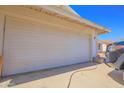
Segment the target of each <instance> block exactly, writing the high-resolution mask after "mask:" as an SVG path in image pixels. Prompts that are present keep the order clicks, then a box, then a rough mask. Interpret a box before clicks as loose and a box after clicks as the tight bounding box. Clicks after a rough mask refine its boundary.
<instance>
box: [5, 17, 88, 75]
mask: <svg viewBox="0 0 124 93" xmlns="http://www.w3.org/2000/svg"><path fill="white" fill-rule="evenodd" d="M89 44H90V36H89V35H86V34H79V33H77V32H74V31H70V30H68V29H65V28H62V27H56V26H52V25H48V24H43V23H37V22H34V21H29V20H25V19H21V18H15V17H9V16H7V18H6V27H5V40H4V60H5V63H4V70H3V75H4V76H7V75H12V74H17V73H23V72H29V71H35V70H40V69H46V68H51V67H57V66H63V65H69V64H74V63H79V62H86V61H89V58H90V46H89Z"/></svg>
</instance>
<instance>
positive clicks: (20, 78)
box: [0, 62, 98, 87]
mask: <svg viewBox="0 0 124 93" xmlns="http://www.w3.org/2000/svg"><path fill="white" fill-rule="evenodd" d="M97 64H98V63H92V62H86V63H78V64H73V65H68V66H62V67H57V68H51V69H46V70H39V71H33V72H28V73H23V74H17V75H12V76H8V77H4V78H2V80H1V81H0V83H2V82H5V81H7V80H11V81H10V82H9V84H8V87H11V86H15V85H18V84H22V83H26V82H30V81H34V80H38V79H42V78H46V77H51V76H55V75H58V74H62V73H67V72H70V71H74V70H78V69H81V68H85V67H90V66H93V65H97Z"/></svg>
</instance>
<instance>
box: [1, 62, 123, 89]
mask: <svg viewBox="0 0 124 93" xmlns="http://www.w3.org/2000/svg"><path fill="white" fill-rule="evenodd" d="M96 67H97V68H96ZM84 69H85V70H86V69H87V70H89V69H93V70H90V71H87V70H86V71H80V72H77V73H75V74H73V76H72V79H71V83H70V88H71V87H73V88H81V87H82V88H83V87H93V88H97V87H100V88H109V87H110V88H111V87H112V88H113V87H115V88H116V87H119V88H120V87H124V81H123V79H122V75H123V74H122V72H119V71H115V70H113V69H112V68H109V67H107V66H106V65H105V64H96V63H81V64H76V65H71V66H66V67H59V68H55V69H48V70H44V71H43V70H41V71H35V72H30V73H25V74H20V75H16V76H10V77H6V78H4V79H2V80H1V81H0V87H19V88H20V87H21V88H25V87H27V88H31V87H33V88H66V87H67V86H68V83H69V79H70V76H71V74H72V73H73V72H75V71H79V70H84Z"/></svg>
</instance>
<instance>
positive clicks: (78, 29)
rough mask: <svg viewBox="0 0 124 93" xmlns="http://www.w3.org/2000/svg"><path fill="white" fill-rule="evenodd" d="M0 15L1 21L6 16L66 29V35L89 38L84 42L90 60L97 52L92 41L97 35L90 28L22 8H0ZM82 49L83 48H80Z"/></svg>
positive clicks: (94, 42)
mask: <svg viewBox="0 0 124 93" xmlns="http://www.w3.org/2000/svg"><path fill="white" fill-rule="evenodd" d="M0 14H2V15H4V16H2V17H0V18H1V19H3V18H4V17H8V16H9V17H15V18H22V19H26V20H30V21H32V22H34V23H35V22H39V23H40V24H42V23H43V24H45V25H51V26H55V27H58V28H63V29H66V31H68V33H77V34H78V35H79V36H84V35H86V36H89V40H86V42H85V43H90V47H89V51H90V53H89V54H88V55H89V56H90V58H89V59H92V58H93V57H94V56H96V52H97V50H96V39H94V37H97V34H96V32H95V31H92V29H91V28H86V27H85V26H84V27H82V26H80V25H78V24H73V23H70V22H67V21H64V20H60V19H57V18H55V17H54V16H53V17H52V16H48V15H46V14H41V13H39V12H35V11H32V10H30V9H27V8H24V7H1V6H0ZM1 22H2V24H4V21H1ZM25 26H26V25H25ZM15 27H16V26H15ZM0 29H3V26H2V25H1V26H0ZM1 31H3V30H1ZM61 31H62V30H61ZM2 33H3V32H1V36H0V38H1V54H2V49H3V47H2V46H3V45H2V44H3V42H2V41H3V40H2V38H3V35H2ZM63 33H64V32H63ZM66 33H67V32H66ZM84 37H85V36H84ZM82 38H83V37H82ZM82 40H84V39H82ZM58 42H59V41H58ZM83 43H84V42H83ZM85 43H84V44H85ZM7 44H8V43H6V45H7ZM77 48H78V47H77ZM80 48H81V47H80ZM82 48H83V46H82ZM77 50H78V49H77ZM79 50H80V49H79ZM63 51H64V50H63ZM89 51H86V52H89ZM91 51H92V52H91Z"/></svg>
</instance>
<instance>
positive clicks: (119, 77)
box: [108, 70, 124, 85]
mask: <svg viewBox="0 0 124 93" xmlns="http://www.w3.org/2000/svg"><path fill="white" fill-rule="evenodd" d="M108 75H109V76H110V77H111V78H112V79H113V80H115V81H116V82H118V83H119V84H121V85H124V80H123V72H122V71H117V70H112V71H111V72H109V73H108Z"/></svg>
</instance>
